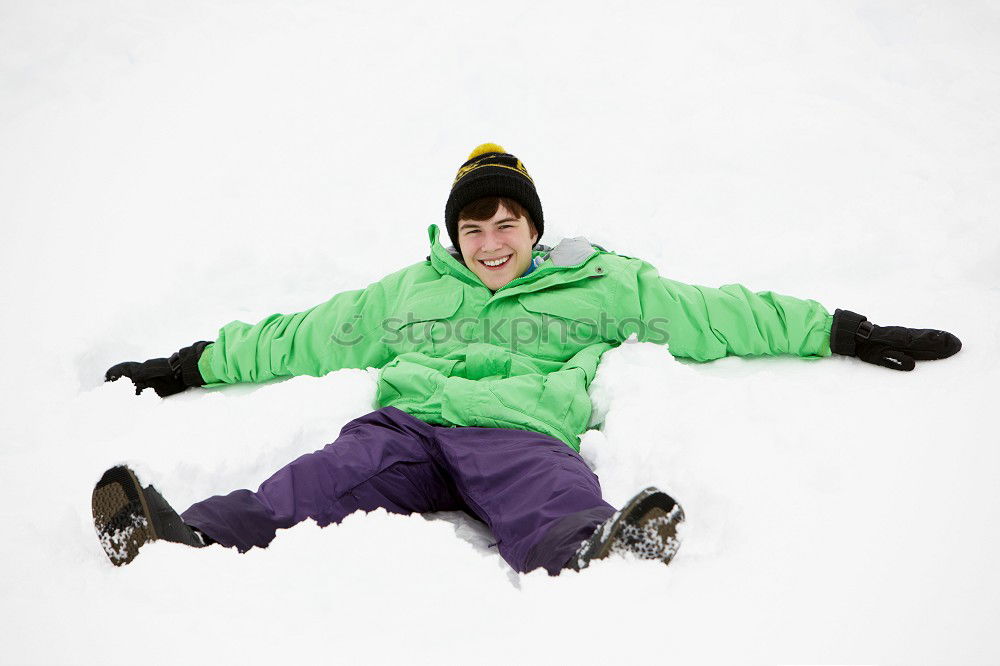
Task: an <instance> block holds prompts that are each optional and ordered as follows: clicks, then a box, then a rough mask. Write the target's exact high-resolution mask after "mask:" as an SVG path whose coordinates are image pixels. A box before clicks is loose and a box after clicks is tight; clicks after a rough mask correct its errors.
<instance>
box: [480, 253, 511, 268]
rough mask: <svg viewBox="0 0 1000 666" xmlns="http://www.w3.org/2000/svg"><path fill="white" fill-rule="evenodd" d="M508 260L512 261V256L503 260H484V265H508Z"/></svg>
mask: <svg viewBox="0 0 1000 666" xmlns="http://www.w3.org/2000/svg"><path fill="white" fill-rule="evenodd" d="M508 259H510V255H509V254H508V255H507V256H506V257H504V258H503V259H491V260H486V259H484V260H483V263H484V264H486V265H487V266H499V265H501V264H505V263H507V260H508Z"/></svg>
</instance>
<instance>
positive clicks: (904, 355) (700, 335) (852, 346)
mask: <svg viewBox="0 0 1000 666" xmlns="http://www.w3.org/2000/svg"><path fill="white" fill-rule="evenodd" d="M637 276H638V295H639V307H640V308H641V310H642V320H643V322H645V323H649V324H651V322H652V320H653V318H654V317H660V318H662V319H663V320H665V321H663V322H662V326H661V327H660V328H661V329H662V330H663V331H664V332H665V335H663V336H662V337H666V340H665V341H666V342H667V343H668V344H669V347H670V353H671V354H673V355H674V356H680V357H686V358H692V359H694V360H697V361H710V360H713V359H717V358H722V357H723V356H729V355H734V356H759V355H777V354H794V355H796V356H805V357H808V356H829V355H830V354H831V353H834V354H842V355H845V356H857V357H858V358H859V359H861V360H862V361H865V362H866V363H873V364H875V365H881V366H883V367H886V368H892V369H894V370H913V368H914V366H915V361H928V360H937V359H942V358H948V357H949V356H952V355H954V354H956V353H958V351H959V350H960V349H961V348H962V342H961V340H959V339H958V338H957V337H956V336H955V335H953V334H951V333H949V332H947V331H941V330H937V329H914V328H906V327H903V326H876V325H874V324H872V323H871V322H869V321H868V320H867V318H866V317H864V316H863V315H859V314H857V313H855V312H851V311H850V310H840V309H838V310H837V311H836V312H835V313H834V314H833V315H831V314H830V313H829V312H827V310H826V308H824V307H823V306H822V305H820V304H819V303H817V302H816V301H812V300H802V299H799V298H793V297H792V296H783V295H781V294H776V293H774V292H771V291H760V292H752V291H750V290H749V289H747V288H746V287H744V286H742V285H738V284H730V285H725V286H723V287H720V288H718V289H713V288H710V287H700V286H696V285H689V284H684V283H682V282H677V281H675V280H668V279H667V278H663V277H660V276H659V274H658V273H657V272H656V269H655V268H653V267H652V266H650V265H649V264H646V263H643V264H642V265H641V267H640V269H639V271H638V274H637ZM650 329H652V330H653V332H654V334H655V327H654V326H652V325H647V326H646V330H647V331H648V330H650ZM647 337H649V336H648V335H647ZM658 341H659V342H663V341H664V340H658Z"/></svg>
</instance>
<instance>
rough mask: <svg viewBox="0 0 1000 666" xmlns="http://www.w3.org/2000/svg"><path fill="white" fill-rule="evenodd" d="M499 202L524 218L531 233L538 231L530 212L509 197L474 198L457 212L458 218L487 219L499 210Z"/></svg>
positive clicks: (480, 220) (479, 220)
mask: <svg viewBox="0 0 1000 666" xmlns="http://www.w3.org/2000/svg"><path fill="white" fill-rule="evenodd" d="M500 204H503V207H504V208H506V209H507V210H509V211H510V212H511V213H513V214H514V215H516V216H517V217H523V218H524V219H526V220H527V221H528V228H529V229H531V233H533V234H536V233H538V230H537V229H535V222H534V220H532V219H531V214H530V213H528V211H527V209H526V208H525V207H524V206H522V205H521V204H519V203H518V202H517V201H514V200H513V199H511V198H509V197H484V198H482V199H476V200H475V201H473V202H472V203H470V204H469V205H467V206H466V207H465V208H463V209H462V210H461V212H459V214H458V219H459V220H476V221H477V222H482V221H483V220H488V219H490V218H491V217H493V216H494V215H496V214H497V211H498V210H500Z"/></svg>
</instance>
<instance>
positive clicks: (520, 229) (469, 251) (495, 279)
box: [458, 204, 538, 291]
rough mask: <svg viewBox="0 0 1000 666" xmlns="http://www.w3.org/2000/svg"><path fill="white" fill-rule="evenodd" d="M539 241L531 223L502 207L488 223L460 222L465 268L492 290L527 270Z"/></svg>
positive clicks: (460, 242)
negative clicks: (535, 245)
mask: <svg viewBox="0 0 1000 666" xmlns="http://www.w3.org/2000/svg"><path fill="white" fill-rule="evenodd" d="M536 240H538V234H536V233H534V232H533V231H532V230H531V226H530V225H529V224H528V221H527V220H526V219H525V218H523V217H514V214H513V213H511V212H510V211H508V210H507V209H506V208H505V207H504V205H503V204H500V206H498V207H497V212H496V214H495V215H494V216H493V217H491V218H490V219H488V220H484V221H478V220H459V221H458V245H459V249H460V250H461V251H462V258H463V259H465V265H466V266H468V267H469V270H471V271H472V272H473V273H475V274H476V275H477V276H478V277H479V279H480V280H482V282H483V284H485V285H486V287H487V288H488V289H489V290H490V291H496V290H497V289H499V288H500V287H502V286H504V285H505V284H507V283H508V282H510V281H511V280H513V279H514V278H519V277H521V275H523V274H524V271H526V270H528V264H530V263H531V248H532V246H533V245H534V244H535V241H536ZM498 262H499V263H498Z"/></svg>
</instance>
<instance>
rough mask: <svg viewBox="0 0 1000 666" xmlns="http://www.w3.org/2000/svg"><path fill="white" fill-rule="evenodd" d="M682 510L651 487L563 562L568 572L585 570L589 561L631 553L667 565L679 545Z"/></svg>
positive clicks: (666, 495) (605, 523) (630, 501)
mask: <svg viewBox="0 0 1000 666" xmlns="http://www.w3.org/2000/svg"><path fill="white" fill-rule="evenodd" d="M683 521H684V510H683V509H681V505H680V504H678V503H677V502H675V501H674V499H673V498H672V497H670V495H668V494H666V493H665V492H663V491H661V490H658V489H656V488H653V487H649V488H646V489H645V490H643V491H642V492H640V493H639V494H638V495H636V496H635V497H633V498H632V499H631V500H629V501H628V503H627V504H626V505H625V506H624V507H623V508H622V510H621V511H619V512H618V513H616V514H614V515H613V516H611V517H610V518H608V519H607V520H606V521H604V523H603V524H602V525H601V526H600V527H598V528H597V529H596V530H595V531H594V534H593V535H592V536H591V537H590V538H589V539H587V540H586V541H584V542H583V543H582V544H581V545H580V549H579V550H578V551H576V554H575V555H573V557H571V558H570V560H569V562H567V563H566V567H567V568H569V569H576V570H577V571H579V570H580V569H586V568H587V567H588V566H589V565H590V562H591V561H592V560H602V559H604V558H605V557H607V556H608V555H610V554H612V553H615V554H619V555H620V554H624V553H632V554H633V555H635V556H636V557H639V558H641V559H644V560H660V561H661V562H663V563H664V564H670V560H672V559H673V558H674V555H676V554H677V549H678V548H680V545H681V542H680V539H679V537H678V536H677V526H678V525H679V524H680V523H681V522H683Z"/></svg>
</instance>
